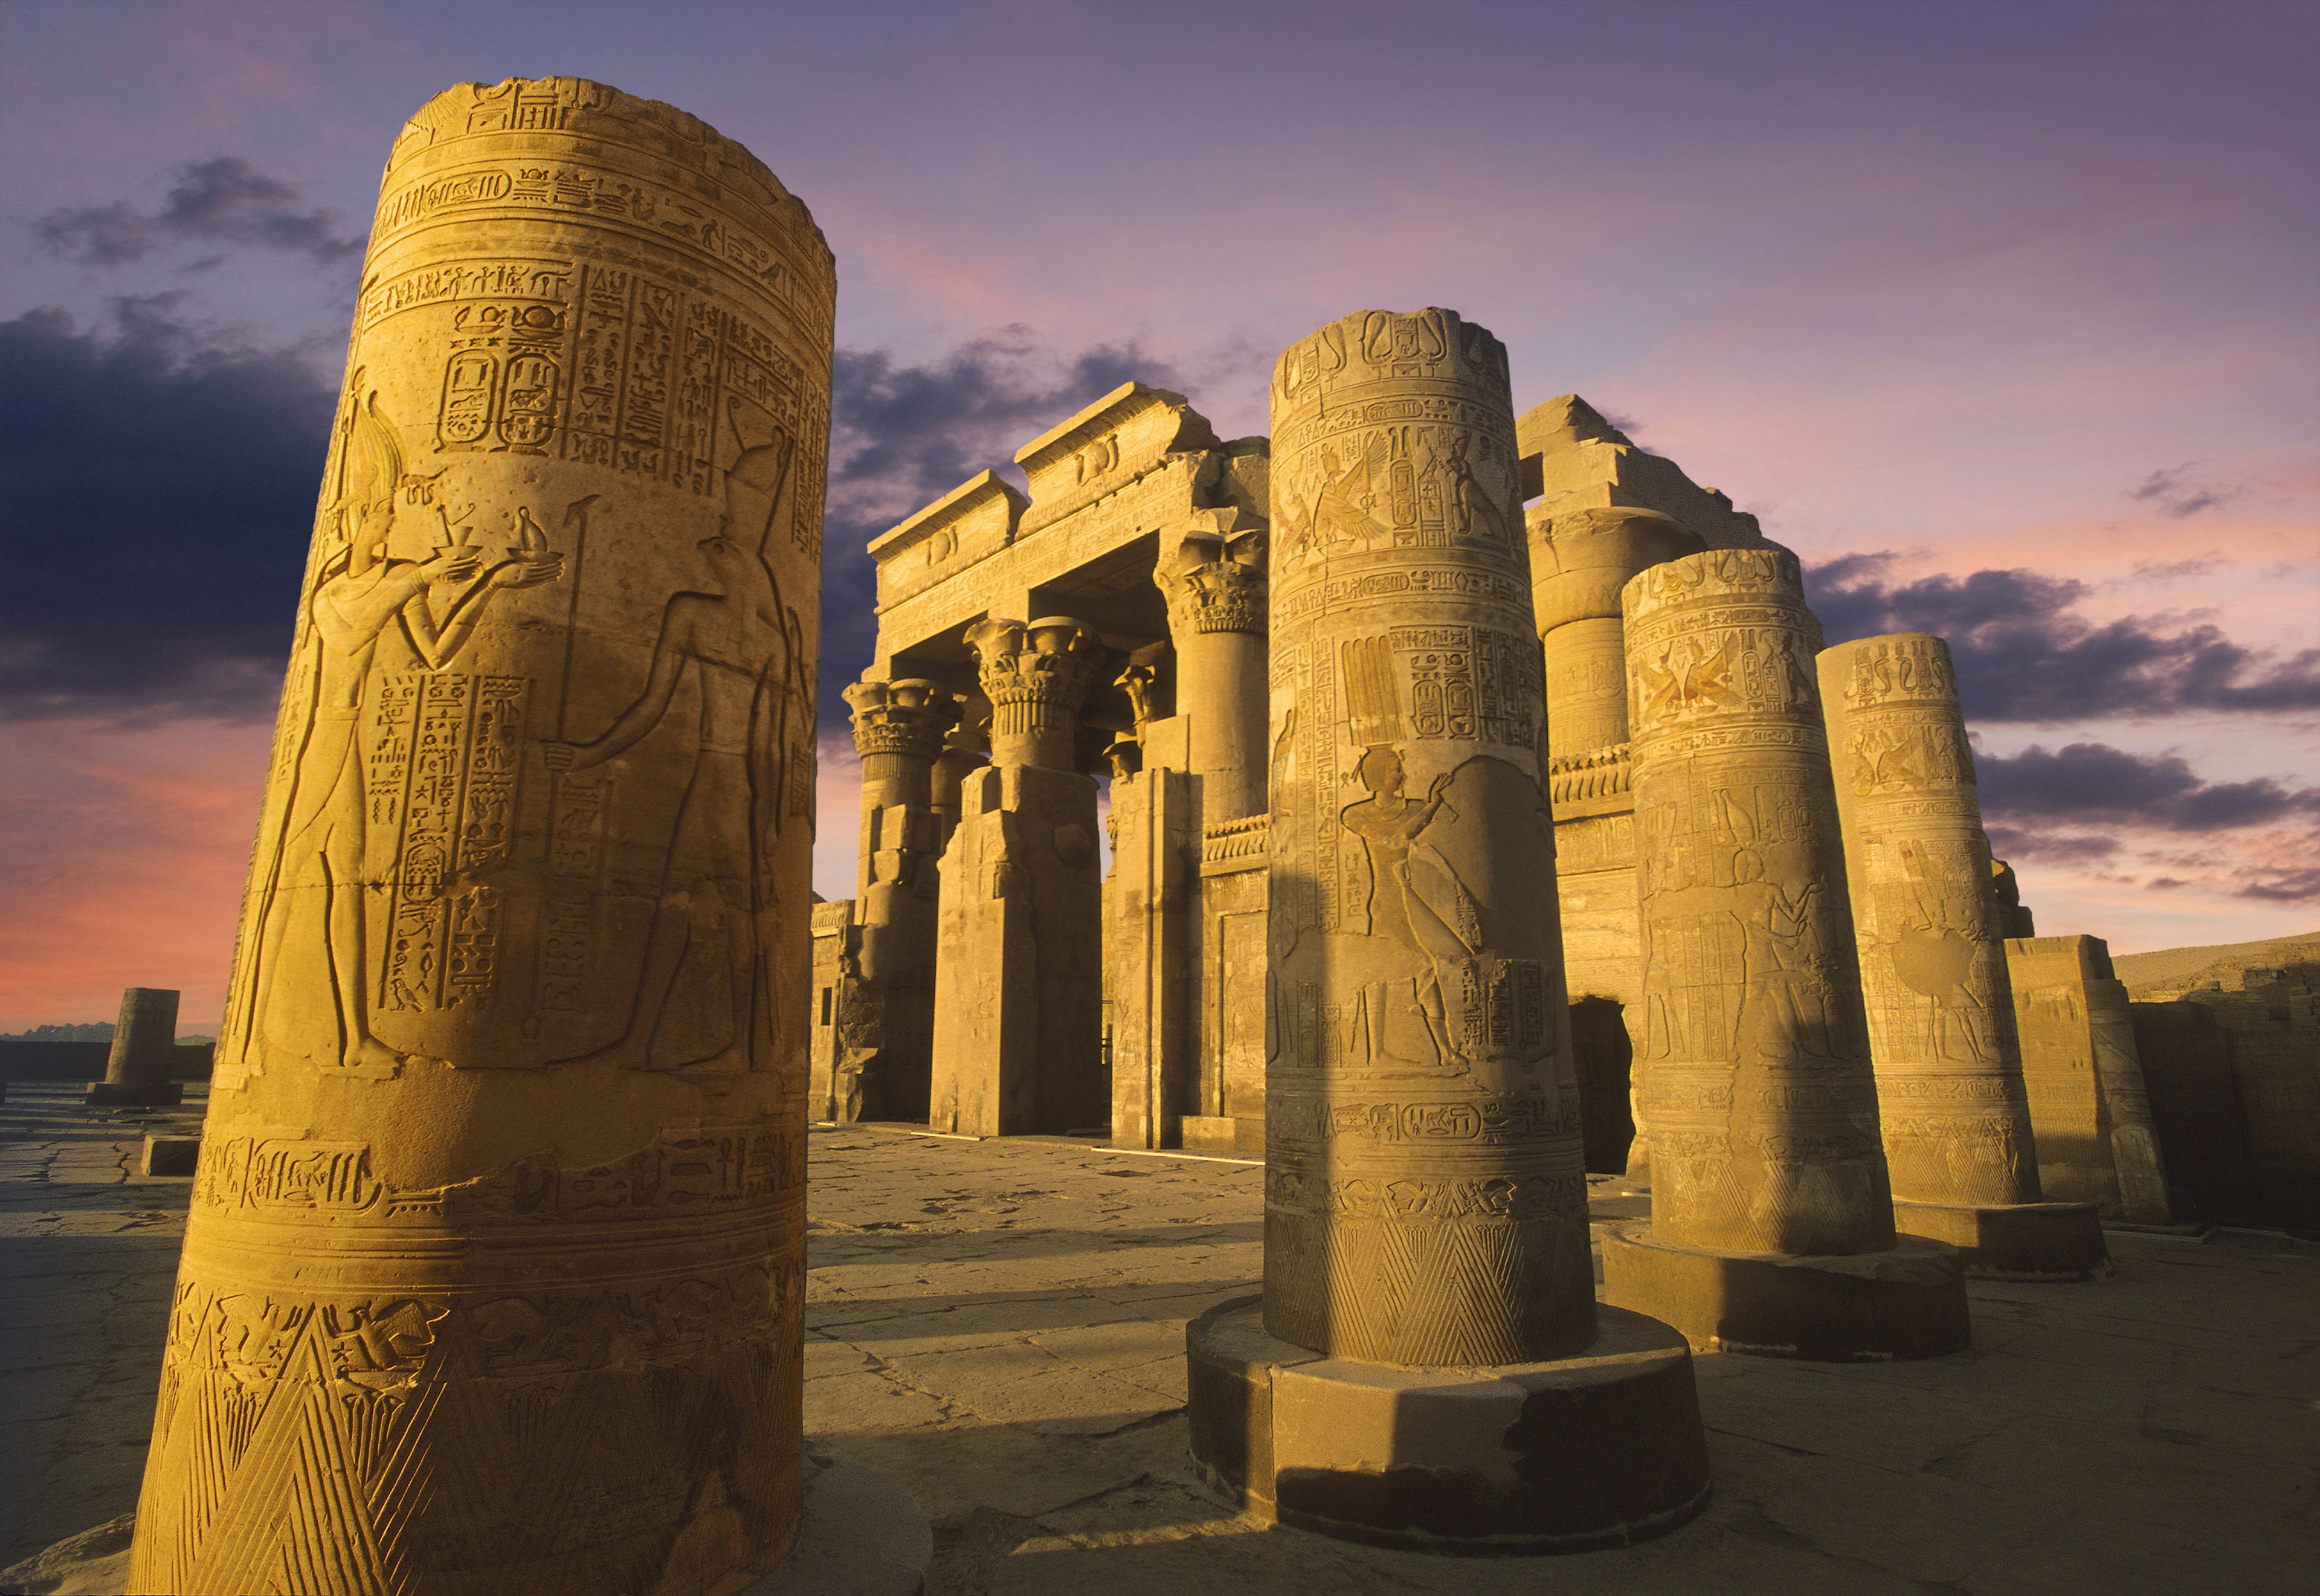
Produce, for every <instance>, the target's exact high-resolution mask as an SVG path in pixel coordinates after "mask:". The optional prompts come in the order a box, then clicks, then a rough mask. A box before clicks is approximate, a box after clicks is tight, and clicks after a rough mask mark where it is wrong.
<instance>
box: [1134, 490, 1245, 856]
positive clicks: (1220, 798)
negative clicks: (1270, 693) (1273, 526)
mask: <svg viewBox="0 0 2320 1596" xmlns="http://www.w3.org/2000/svg"><path fill="white" fill-rule="evenodd" d="M1155 580H1156V581H1157V582H1158V583H1159V585H1160V590H1161V592H1162V593H1164V594H1166V595H1167V598H1168V631H1169V635H1170V637H1171V638H1172V639H1174V643H1175V648H1176V712H1177V713H1179V714H1182V715H1187V716H1189V717H1190V718H1191V721H1192V725H1191V740H1192V774H1193V775H1196V776H1198V777H1199V778H1200V781H1201V821H1202V823H1203V824H1206V825H1211V826H1213V825H1219V824H1221V823H1222V822H1224V821H1237V820H1240V819H1242V818H1244V817H1246V816H1248V815H1253V814H1256V813H1258V812H1261V811H1263V809H1264V804H1265V794H1264V725H1265V715H1266V704H1265V697H1266V688H1265V646H1266V623H1265V579H1264V533H1263V532H1259V531H1245V532H1239V533H1236V534H1233V535H1232V536H1230V537H1213V538H1211V537H1188V538H1186V539H1185V540H1183V542H1182V543H1181V544H1179V545H1178V546H1177V551H1176V554H1175V555H1174V558H1171V559H1170V560H1169V561H1168V562H1167V563H1166V564H1165V566H1164V567H1162V568H1161V569H1160V570H1159V571H1158V572H1156V573H1155Z"/></svg>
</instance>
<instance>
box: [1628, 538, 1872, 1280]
mask: <svg viewBox="0 0 2320 1596" xmlns="http://www.w3.org/2000/svg"><path fill="white" fill-rule="evenodd" d="M1626 603H1627V657H1628V661H1629V669H1630V675H1629V682H1630V688H1629V692H1630V694H1631V696H1630V700H1629V710H1628V720H1629V727H1630V736H1631V739H1632V744H1633V748H1634V757H1635V766H1636V771H1635V792H1636V869H1637V895H1638V900H1639V902H1640V904H1641V911H1642V919H1643V941H1644V968H1643V1007H1644V1010H1645V1020H1644V1023H1643V1025H1642V1026H1641V1027H1639V1028H1631V1029H1638V1030H1639V1031H1640V1034H1641V1036H1642V1038H1643V1042H1642V1045H1641V1046H1640V1047H1638V1048H1637V1050H1636V1052H1637V1058H1636V1063H1637V1065H1638V1066H1639V1067H1640V1068H1641V1069H1642V1070H1643V1071H1644V1073H1645V1107H1646V1110H1647V1111H1648V1115H1649V1123H1650V1127H1651V1136H1652V1157H1653V1185H1652V1229H1653V1233H1654V1236H1655V1237H1656V1238H1660V1239H1663V1240H1665V1241H1670V1242H1675V1243H1681V1244H1686V1245H1691V1246H1698V1247H1719V1248H1727V1249H1731V1250H1735V1251H1740V1252H1773V1253H1804V1254H1842V1253H1862V1252H1870V1251H1874V1250H1877V1249H1880V1248H1886V1247H1891V1246H1892V1245H1893V1218H1892V1206H1891V1201H1892V1199H1891V1192H1890V1188H1889V1185H1888V1180H1887V1174H1886V1166H1885V1155H1884V1151H1883V1148H1882V1147H1881V1146H1880V1142H1879V1138H1878V1120H1877V1099H1876V1087H1875V1083H1874V1081H1873V1079H1872V1077H1871V1066H1870V1059H1869V1047H1868V1036H1867V1031H1866V1026H1865V1021H1864V1020H1863V1016H1862V1000H1861V978H1860V975H1859V970H1858V966H1857V963H1856V960H1855V957H1854V951H1853V925H1852V920H1851V917H1850V915H1849V914H1848V912H1847V911H1846V905H1845V886H1844V857H1843V851H1842V843H1841V841H1840V839H1839V834H1838V824H1837V816H1836V801H1835V793H1834V792H1833V791H1832V788H1831V783H1830V776H1829V765H1828V746H1827V741H1826V734H1825V733H1824V731H1823V730H1822V727H1821V723H1820V704H1819V702H1818V694H1817V692H1816V690H1815V686H1814V682H1813V677H1812V673H1811V667H1810V663H1809V662H1810V661H1811V658H1812V657H1813V654H1814V653H1815V652H1816V650H1817V648H1818V645H1819V642H1820V636H1819V627H1818V625H1817V623H1816V622H1815V621H1814V620H1813V619H1812V616H1811V613H1810V612H1808V610H1807V609H1806V608H1805V604H1804V598H1803V594H1802V592H1801V589H1800V586H1799V574H1798V569H1797V561H1796V557H1795V556H1794V555H1792V554H1790V552H1789V551H1788V550H1786V549H1779V548H1766V549H1722V550H1716V551H1712V552H1709V553H1706V554H1695V555H1690V556H1687V557H1685V558H1681V559H1678V560H1675V561H1673V562H1672V563H1669V564H1665V565H1660V566H1655V567H1652V568H1651V569H1649V570H1646V571H1645V572H1644V573H1643V574H1642V575H1641V576H1637V577H1636V579H1635V580H1634V581H1633V582H1631V583H1629V584H1628V585H1627V595H1626Z"/></svg>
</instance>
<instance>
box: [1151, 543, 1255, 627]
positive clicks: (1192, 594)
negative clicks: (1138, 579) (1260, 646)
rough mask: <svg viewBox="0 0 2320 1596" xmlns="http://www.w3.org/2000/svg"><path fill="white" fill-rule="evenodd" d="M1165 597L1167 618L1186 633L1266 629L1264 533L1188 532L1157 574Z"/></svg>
mask: <svg viewBox="0 0 2320 1596" xmlns="http://www.w3.org/2000/svg"><path fill="white" fill-rule="evenodd" d="M1155 581H1157V582H1158V583H1159V585H1160V591H1161V592H1162V593H1164V594H1166V595H1167V599H1168V623H1169V626H1170V627H1171V629H1172V630H1175V631H1176V632H1177V633H1179V634H1180V635H1181V634H1183V633H1185V632H1218V631H1242V632H1254V633H1255V634H1257V635H1258V636H1263V635H1264V630H1265V576H1264V532H1262V531H1260V530H1248V531H1245V532H1237V533H1235V534H1233V535H1232V536H1231V537H1228V538H1220V537H1192V538H1187V539H1185V540H1183V542H1182V543H1180V544H1179V545H1177V549H1176V554H1175V556H1174V558H1172V559H1170V560H1169V561H1168V562H1167V564H1166V565H1165V566H1164V567H1162V568H1161V570H1160V571H1159V572H1158V573H1157V574H1156V575H1155Z"/></svg>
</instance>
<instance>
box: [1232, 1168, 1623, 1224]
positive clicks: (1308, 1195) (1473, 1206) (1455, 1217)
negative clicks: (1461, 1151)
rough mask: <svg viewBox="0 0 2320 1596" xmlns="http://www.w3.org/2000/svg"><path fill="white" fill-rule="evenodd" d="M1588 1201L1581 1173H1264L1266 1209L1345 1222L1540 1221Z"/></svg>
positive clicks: (1296, 1171)
mask: <svg viewBox="0 0 2320 1596" xmlns="http://www.w3.org/2000/svg"><path fill="white" fill-rule="evenodd" d="M1586 1201H1587V1177H1586V1176H1585V1175H1583V1174H1531V1175H1518V1176H1509V1177H1500V1178H1490V1179H1486V1178H1480V1177H1477V1178H1472V1179H1455V1178H1454V1179H1434V1178H1424V1177H1418V1176H1409V1177H1405V1178H1401V1179H1374V1180H1364V1179H1358V1178H1357V1179H1353V1180H1328V1179H1326V1178H1324V1177H1323V1176H1320V1175H1315V1174H1304V1173H1303V1172H1301V1171H1299V1170H1293V1169H1283V1168H1281V1167H1280V1166H1278V1165H1273V1166H1271V1167H1268V1168H1267V1169H1266V1170H1265V1172H1264V1202H1265V1206H1266V1207H1268V1208H1281V1209H1286V1210H1288V1211H1291V1212H1292V1213H1306V1212H1310V1211H1314V1210H1316V1209H1320V1210H1326V1211H1328V1213H1329V1214H1331V1215H1332V1216H1333V1217H1336V1218H1338V1219H1345V1220H1392V1221H1394V1222H1395V1223H1397V1224H1410V1223H1424V1222H1426V1221H1427V1220H1436V1221H1450V1222H1456V1221H1462V1220H1464V1221H1471V1220H1500V1221H1505V1220H1543V1219H1552V1218H1554V1217H1555V1216H1556V1215H1557V1214H1558V1213H1568V1212H1572V1211H1574V1205H1576V1206H1577V1207H1580V1208H1583V1206H1584V1204H1585V1203H1586Z"/></svg>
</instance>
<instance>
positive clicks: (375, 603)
mask: <svg viewBox="0 0 2320 1596" xmlns="http://www.w3.org/2000/svg"><path fill="white" fill-rule="evenodd" d="M353 389H354V391H355V392H356V393H361V392H362V373H361V372H359V371H358V372H357V373H356V374H355V381H354V384H353ZM340 425H341V431H340V449H339V460H338V493H337V494H336V498H335V501H334V504H333V508H332V511H331V513H332V514H333V515H334V516H335V517H336V518H337V521H338V526H339V533H340V540H341V542H340V548H339V549H337V551H336V552H334V553H333V554H331V556H329V557H328V558H326V559H325V561H324V562H323V564H322V568H321V569H320V570H319V571H318V572H317V573H316V576H315V579H314V585H313V592H312V594H310V596H309V597H308V600H307V603H306V617H305V619H306V625H305V626H304V629H303V632H304V636H303V637H302V639H301V646H300V656H299V657H298V658H296V659H295V660H294V661H293V663H292V671H293V681H294V682H303V684H304V687H305V690H307V691H309V692H310V693H311V694H313V699H312V704H313V707H312V708H311V710H310V711H309V712H308V717H307V720H306V723H305V725H304V727H303V728H302V729H301V730H299V732H298V733H297V742H296V744H295V747H294V748H293V749H292V750H291V751H290V754H289V765H290V768H291V772H292V774H291V776H290V796H289V814H288V817H287V820H286V821H285V825H284V826H283V828H282V830H281V831H280V833H279V836H280V838H281V841H280V842H279V844H278V845H277V848H276V853H275V855H274V857H273V858H272V859H271V860H270V861H269V862H268V866H267V869H266V870H265V871H264V873H263V874H262V875H260V876H259V877H258V879H259V880H260V881H261V882H262V885H261V886H260V888H259V893H260V903H259V907H258V919H257V939H258V942H257V948H258V956H257V957H256V958H254V959H252V960H251V961H250V968H249V973H248V974H247V975H245V976H244V977H243V984H244V991H243V992H241V993H238V994H237V996H236V1014H237V1017H238V1019H239V1021H240V1024H239V1029H240V1036H239V1037H238V1038H232V1040H233V1041H234V1042H236V1043H238V1044H239V1047H240V1054H241V1056H243V1057H245V1058H247V1057H249V1056H250V1055H251V1054H252V1053H253V1052H257V1051H260V1050H262V1048H263V1047H268V1046H281V1047H285V1048H287V1049H288V1050H290V1051H294V1052H297V1051H303V1049H301V1048H297V1047H293V1046H291V1045H290V1044H289V1043H287V1042H286V1041H285V1039H284V1038H280V1037H276V1036H262V1035H261V1032H262V1029H263V1028H262V1027H261V1024H260V1021H259V1019H258V1016H259V1015H260V1014H261V1013H263V1012H264V1011H265V1010H266V1006H267V1005H266V1002H265V999H266V994H267V992H268V991H269V990H270V989H271V987H272V984H273V981H274V979H275V976H276V974H277V971H278V966H279V965H280V963H281V961H282V958H283V957H284V947H285V933H286V932H287V929H288V926H289V921H290V918H291V915H290V909H291V904H292V902H294V901H295V895H296V894H295V893H294V891H293V889H296V888H302V887H305V888H319V889H321V891H322V896H323V899H324V902H325V903H326V905H327V906H326V908H325V911H324V924H323V927H322V940H323V944H324V949H325V955H326V958H327V962H328V966H329V978H330V984H331V990H332V992H333V993H334V995H335V998H336V1004H337V1010H338V1031H339V1038H338V1049H337V1052H338V1056H337V1058H336V1059H335V1060H334V1061H333V1062H334V1063H336V1064H337V1065H338V1066H340V1067H342V1068H349V1069H360V1070H365V1071H369V1072H374V1073H383V1072H387V1071H391V1070H393V1069H394V1066H397V1065H399V1064H400V1063H402V1062H403V1055H402V1054H400V1053H398V1052H396V1051H395V1050H394V1049H393V1048H391V1047H387V1046H386V1045H385V1043H383V1042H381V1041H379V1040H378V1039H377V1038H375V1037H374V1036H372V1034H371V1021H370V994H371V989H372V987H373V985H374V984H375V972H374V970H373V960H372V957H371V954H372V950H371V949H370V948H368V947H367V941H368V935H367V926H366V921H367V907H366V904H365V901H364V892H365V888H366V886H367V884H372V883H373V882H374V881H375V879H376V876H377V875H378V874H379V873H380V871H381V869H382V867H383V866H385V865H386V864H387V863H388V860H387V858H386V857H384V856H387V855H390V854H391V852H392V848H393V843H394V839H372V838H371V837H370V836H369V835H368V825H367V822H368V820H369V812H368V811H369V805H368V801H367V794H366V793H365V789H364V768H363V764H364V761H363V750H362V745H361V739H359V737H358V735H357V732H358V721H359V719H360V715H361V710H362V699H363V688H364V685H365V683H366V682H367V681H369V680H370V679H371V676H372V662H373V658H374V656H375V655H376V652H377V648H378V645H379V644H380V642H381V641H382V640H384V639H386V638H387V637H388V636H389V635H390V634H391V633H392V634H394V635H399V636H400V637H401V639H403V643H404V644H405V645H407V646H408V648H410V650H411V652H412V654H413V655H414V656H415V657H417V659H418V662H419V665H420V667H421V668H422V669H424V670H426V671H430V672H440V671H442V670H444V669H445V668H446V667H449V665H450V664H451V662H452V661H453V660H454V659H455V658H457V657H458V655H459V653H460V651H461V650H462V649H464V648H466V647H467V642H468V640H469V639H471V638H472V637H474V635H475V631H476V627H477V625H479V624H480V623H481V622H482V621H483V618H484V616H485V612H487V611H488V609H489V608H490V605H491V603H492V600H493V598H494V595H495V594H499V593H501V592H503V591H506V590H510V589H514V588H522V587H533V586H538V585H540V584H542V583H547V582H554V581H556V580H557V579H558V578H560V577H561V576H563V574H564V557H563V556H562V555H560V554H557V553H556V552H555V551H554V550H553V549H549V548H548V540H547V537H546V534H545V533H543V532H541V531H540V530H539V526H538V523H537V522H536V521H533V519H532V517H531V513H530V511H529V510H519V512H518V534H517V538H518V540H517V542H516V543H515V544H513V545H512V546H510V547H509V548H508V549H507V550H506V558H503V559H501V560H498V561H496V562H494V563H493V564H492V565H490V566H489V567H485V564H484V560H485V555H486V553H487V550H485V549H481V548H478V547H476V546H475V545H472V544H469V543H467V542H465V541H458V542H454V541H450V540H449V538H448V533H449V528H450V521H449V517H448V516H446V517H445V518H444V525H445V530H446V533H447V540H446V541H445V542H444V543H443V544H441V545H439V546H438V547H437V549H436V551H435V552H434V554H433V555H432V556H431V557H430V558H427V559H425V560H409V559H394V558H389V556H388V553H387V549H388V547H389V543H390V540H391V538H392V536H393V533H394V520H395V509H396V503H397V500H398V498H419V497H422V496H423V497H426V498H430V499H431V498H432V497H433V492H432V487H431V479H430V483H429V484H428V485H424V486H421V487H420V488H417V489H415V490H412V491H409V492H406V489H410V488H411V487H412V485H411V483H410V481H409V479H408V478H407V477H406V476H405V474H404V470H403V465H404V458H405V457H404V454H403V439H402V435H401V433H400V432H399V431H397V429H396V428H395V426H394V422H392V421H390V420H389V419H388V418H387V416H386V414H385V413H384V412H383V411H382V410H380V408H379V404H378V395H377V394H376V392H373V393H371V394H367V396H366V397H365V398H363V399H362V400H360V401H358V402H357V403H356V404H353V405H351V406H350V407H349V414H348V416H347V418H346V419H345V420H344V421H343V422H341V424H340ZM439 475H440V473H439ZM439 512H440V511H439ZM295 690H296V689H295V688H294V691H295ZM382 842H383V843H384V844H385V846H384V847H382V846H381V844H382Z"/></svg>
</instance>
